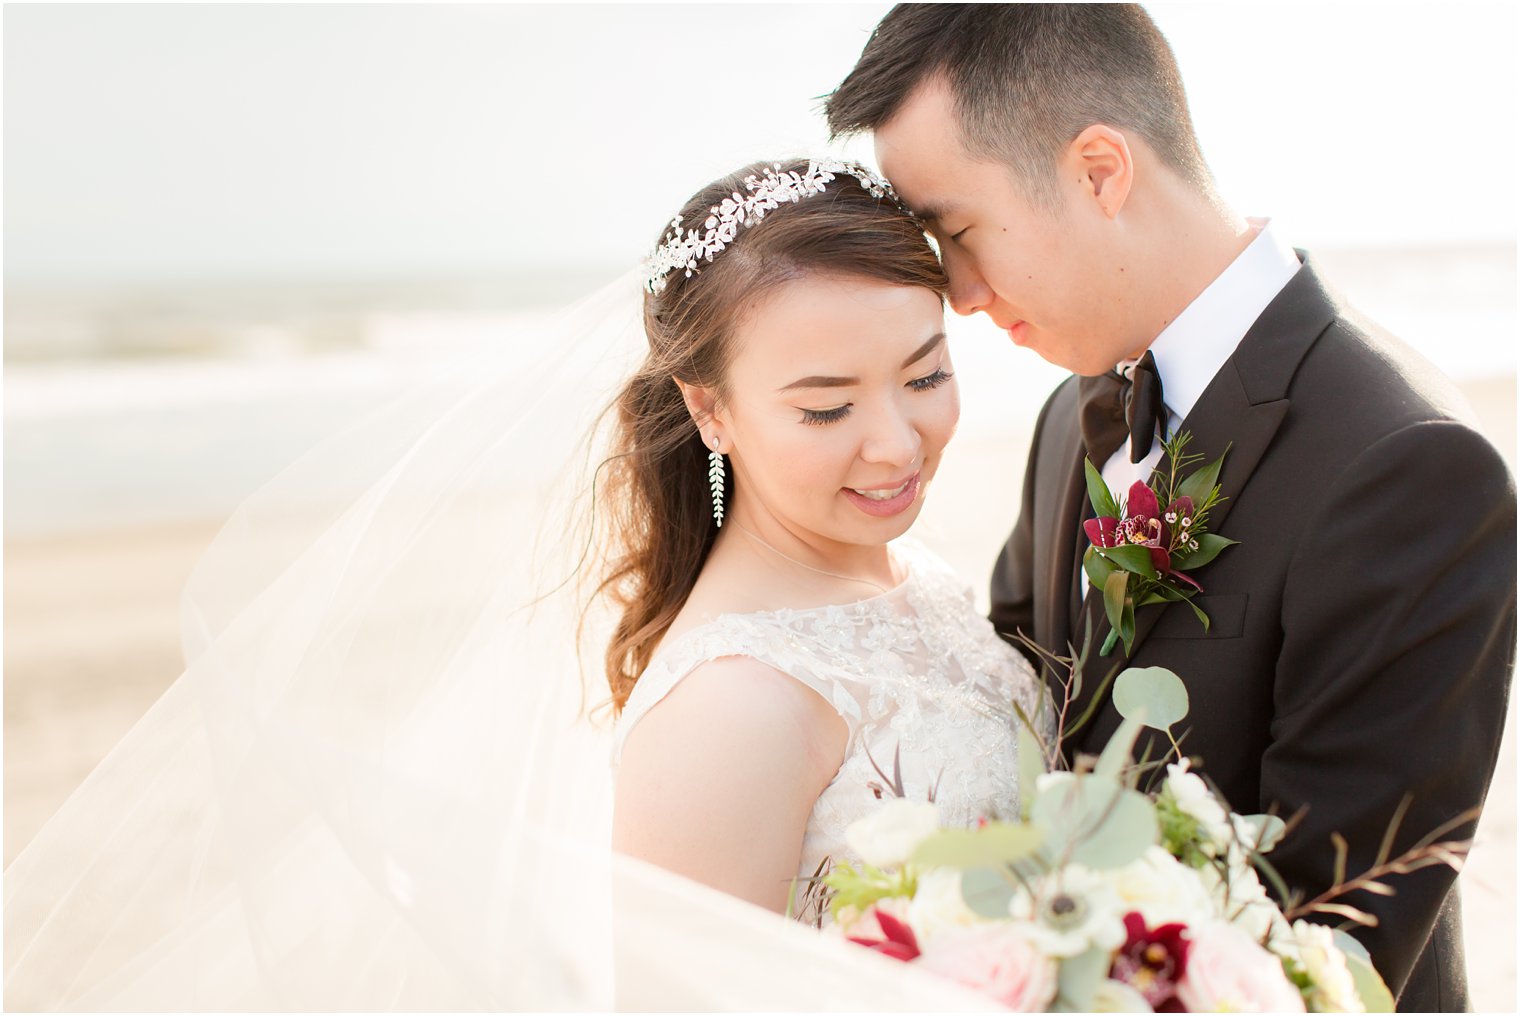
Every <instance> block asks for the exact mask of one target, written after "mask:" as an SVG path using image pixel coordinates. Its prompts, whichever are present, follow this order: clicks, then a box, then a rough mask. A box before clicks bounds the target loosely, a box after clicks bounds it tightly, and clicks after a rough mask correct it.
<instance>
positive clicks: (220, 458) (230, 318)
mask: <svg viewBox="0 0 1520 1016" xmlns="http://www.w3.org/2000/svg"><path fill="white" fill-rule="evenodd" d="M1315 257H1316V260H1317V261H1318V263H1319V264H1320V266H1321V269H1322V271H1324V272H1325V273H1326V274H1327V275H1329V277H1330V278H1331V279H1332V280H1334V281H1335V282H1336V283H1337V284H1338V285H1339V287H1340V288H1341V290H1342V292H1343V293H1344V294H1345V295H1346V297H1347V299H1348V302H1350V303H1351V304H1353V305H1354V306H1355V307H1356V308H1357V309H1359V310H1360V311H1362V312H1363V313H1365V314H1366V315H1367V316H1368V317H1370V318H1372V319H1373V320H1375V321H1378V322H1379V323H1381V324H1382V325H1384V326H1385V327H1387V328H1388V329H1389V330H1391V331H1393V332H1394V333H1395V334H1398V335H1400V336H1401V337H1402V338H1404V339H1405V340H1406V341H1408V342H1409V343H1410V344H1412V345H1413V346H1415V347H1416V348H1417V349H1419V350H1420V351H1421V352H1423V353H1424V354H1425V355H1426V356H1427V357H1428V358H1429V359H1431V361H1432V362H1433V363H1435V365H1436V366H1437V367H1438V368H1440V369H1441V370H1443V371H1445V372H1446V373H1447V374H1449V375H1451V376H1452V377H1454V378H1456V379H1458V380H1459V381H1460V380H1474V379H1482V378H1503V377H1510V376H1513V375H1514V374H1515V372H1516V358H1517V338H1520V329H1517V317H1516V302H1515V294H1516V285H1515V279H1516V276H1515V250H1514V248H1513V247H1512V246H1498V247H1458V248H1420V249H1410V250H1388V249H1378V250H1362V251H1355V250H1347V251H1335V250H1330V251H1319V252H1316V254H1315ZM610 276H611V273H605V274H603V275H601V276H599V277H598V276H595V275H591V274H588V275H583V276H580V277H570V276H563V275H562V276H556V277H553V278H548V279H544V280H536V281H535V280H522V279H517V280H510V283H508V282H495V281H492V280H478V279H476V280H458V281H455V282H438V281H430V282H426V283H412V284H410V285H401V284H395V283H391V284H386V285H379V284H376V285H374V286H365V285H361V284H345V285H331V286H322V285H318V284H315V283H305V284H300V285H293V286H282V285H268V284H265V285H253V284H249V285H243V286H235V285H224V286H217V287H208V286H200V287H162V288H158V289H154V290H131V291H112V290H101V289H96V290H89V291H86V290H80V291H78V292H74V293H70V292H67V291H58V290H53V291H50V292H47V293H26V292H21V293H17V292H14V291H13V292H8V293H7V306H6V370H5V386H4V394H5V399H4V423H5V438H4V440H5V535H6V537H7V538H27V537H32V536H41V535H47V534H54V533H66V532H74V531H80V530H88V529H98V528H106V527H129V526H138V525H149V524H161V523H172V522H177V521H188V520H203V519H210V518H216V517H220V516H223V515H226V514H228V513H229V512H230V511H231V510H232V508H233V507H235V506H236V504H237V503H238V502H239V501H241V500H242V499H243V498H245V497H246V496H247V495H248V494H250V493H252V492H253V491H254V490H255V489H257V487H258V486H260V485H261V484H262V483H263V482H265V481H266V480H268V479H269V478H270V477H272V476H273V475H275V474H276V473H277V472H278V471H279V470H280V469H281V468H282V467H283V466H284V465H286V464H288V463H289V462H291V461H292V460H294V459H295V458H296V457H297V456H298V455H300V454H301V453H302V452H303V451H305V450H306V449H308V448H309V447H311V446H312V445H314V444H315V443H317V442H318V441H320V440H321V439H323V438H324V437H326V436H328V435H331V434H334V433H336V432H338V431H340V430H342V429H344V428H346V427H348V426H349V425H351V424H352V423H353V422H354V421H355V420H357V419H361V418H362V417H363V416H364V415H365V414H366V413H368V412H370V411H373V410H374V409H376V408H377V407H380V406H382V405H384V404H385V403H386V402H387V401H388V400H391V399H394V398H396V397H397V396H398V395H400V394H401V393H403V392H405V391H407V390H408V388H409V387H410V386H411V385H413V384H414V383H415V381H416V379H417V377H418V376H419V374H426V373H428V372H429V371H430V370H432V369H434V367H435V366H436V365H437V364H439V363H442V362H445V361H448V360H449V359H450V358H451V357H453V356H455V355H458V354H461V353H462V352H463V351H466V350H471V349H491V350H493V351H494V352H493V353H492V355H500V356H502V357H513V356H519V355H522V353H523V351H522V350H520V349H517V348H514V347H513V345H512V343H513V342H524V341H526V342H531V341H532V336H533V335H534V334H535V326H536V325H537V324H539V323H541V322H542V321H544V320H546V319H547V317H548V316H549V314H550V312H551V310H552V308H553V307H554V306H556V305H558V304H562V303H564V302H565V301H567V300H569V299H571V298H572V297H573V296H576V295H579V294H580V293H584V292H589V291H590V290H591V289H593V288H595V287H596V285H597V284H598V283H600V282H602V281H603V280H605V279H606V278H609V277H610ZM949 333H950V339H951V350H952V356H953V359H954V361H955V367H956V373H957V378H958V380H959V382H960V386H961V397H962V423H961V434H962V436H963V437H970V438H975V439H985V438H995V437H996V436H997V435H999V434H1008V435H1010V440H1018V441H1022V440H1024V438H1023V437H1022V435H1025V434H1027V431H1028V428H1029V426H1030V425H1031V424H1032V422H1033V420H1034V417H1035V414H1036V413H1037V412H1038V411H1039V407H1040V405H1041V403H1042V402H1043V400H1044V398H1045V396H1046V394H1048V392H1049V391H1050V389H1051V388H1053V387H1054V386H1055V385H1056V384H1057V383H1058V382H1059V381H1060V380H1061V378H1062V377H1064V376H1065V375H1064V372H1063V371H1061V370H1059V369H1058V368H1055V367H1052V366H1051V365H1049V364H1047V363H1045V362H1044V361H1042V360H1040V359H1039V358H1038V357H1037V356H1035V355H1034V354H1032V353H1030V352H1028V351H1027V350H1021V349H1017V348H1014V347H1012V346H1010V344H1009V343H1008V341H1007V339H1006V337H1005V336H1003V335H1002V333H1000V332H998V331H997V330H996V329H994V328H992V327H991V326H990V325H989V324H987V323H985V321H983V320H982V319H980V318H977V319H962V318H955V317H953V316H952V318H951V320H950V321H949ZM508 336H526V337H527V338H526V339H524V338H517V339H508V338H506V337H508ZM525 383H531V379H528V380H527V381H526V382H525ZM1022 454H1023V449H1022V447H1021V448H1019V449H1018V453H1017V457H1018V458H1022Z"/></svg>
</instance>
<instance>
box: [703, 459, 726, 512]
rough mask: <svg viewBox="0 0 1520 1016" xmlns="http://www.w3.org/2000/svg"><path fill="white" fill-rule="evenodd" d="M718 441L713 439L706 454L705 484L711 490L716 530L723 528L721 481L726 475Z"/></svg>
mask: <svg viewBox="0 0 1520 1016" xmlns="http://www.w3.org/2000/svg"><path fill="white" fill-rule="evenodd" d="M719 443H720V439H719V438H717V437H714V438H713V442H712V445H713V450H712V451H710V452H708V453H707V484H708V486H710V487H711V488H712V499H713V521H714V522H716V523H717V524H718V528H719V529H722V528H723V480H724V478H725V476H726V473H725V471H724V468H723V455H722V454H721V453H720V452H719V451H718V444H719Z"/></svg>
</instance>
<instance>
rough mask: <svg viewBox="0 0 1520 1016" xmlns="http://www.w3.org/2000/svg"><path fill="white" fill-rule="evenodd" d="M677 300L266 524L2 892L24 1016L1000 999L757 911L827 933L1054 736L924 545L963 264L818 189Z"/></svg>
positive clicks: (714, 197)
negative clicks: (180, 652) (829, 917)
mask: <svg viewBox="0 0 1520 1016" xmlns="http://www.w3.org/2000/svg"><path fill="white" fill-rule="evenodd" d="M646 267H647V274H646V276H645V278H644V283H645V285H644V292H643V294H642V300H643V307H642V313H639V312H638V310H637V309H636V308H635V307H633V306H631V304H630V302H629V300H630V297H632V296H633V295H634V294H635V293H636V290H635V287H634V285H633V283H632V281H631V279H624V280H620V281H619V282H616V283H614V284H612V285H610V286H609V287H607V288H606V289H605V290H603V291H602V292H600V293H598V294H596V295H594V296H593V297H591V298H589V299H588V300H586V301H584V302H583V303H582V304H580V305H578V306H577V307H575V308H572V309H571V310H570V311H568V312H567V313H566V314H565V315H564V317H563V318H562V319H561V320H559V321H558V322H557V323H555V324H553V325H552V326H548V327H540V328H537V329H536V330H535V332H534V333H533V334H532V336H530V337H529V338H531V342H517V343H512V342H507V341H505V340H504V341H503V342H502V343H501V345H500V346H499V347H495V346H493V348H490V349H486V350H483V351H481V352H480V353H479V354H478V355H476V356H474V357H473V358H470V359H468V360H466V361H465V362H462V363H458V364H454V365H451V366H450V367H448V368H444V367H440V368H439V369H438V370H437V371H436V372H435V373H434V375H433V376H430V377H428V378H423V379H419V382H418V385H417V389H416V391H415V392H414V393H413V394H412V395H410V396H409V397H408V398H406V399H404V400H401V401H400V402H398V403H397V404H396V405H394V406H392V407H390V408H389V409H387V410H386V411H384V412H382V413H381V414H379V415H377V416H376V417H375V418H373V419H371V420H368V421H366V422H364V423H363V424H361V425H359V426H357V427H355V428H354V429H353V430H352V431H351V432H349V433H348V434H345V435H343V436H341V437H339V438H337V439H335V440H333V441H332V442H330V443H328V444H327V445H325V446H323V447H321V448H319V449H317V450H315V451H313V452H312V453H310V454H309V455H308V456H306V457H305V458H303V459H302V460H301V461H299V462H297V463H296V464H294V465H293V466H292V467H290V469H288V470H287V471H286V472H285V473H284V474H282V475H281V476H280V477H279V478H277V479H276V480H275V481H273V482H272V483H271V484H270V485H269V486H268V487H266V488H265V489H264V490H262V491H261V492H259V493H258V494H257V495H255V496H254V497H253V498H252V499H250V500H249V501H248V502H247V503H246V504H244V505H243V506H242V507H241V508H240V509H239V511H238V512H237V514H236V515H235V516H234V518H233V519H232V520H231V521H230V522H229V523H228V525H227V527H226V528H225V529H224V530H223V532H222V533H221V534H219V536H218V538H217V540H216V542H215V543H214V544H213V546H212V547H211V549H210V550H209V551H208V552H207V554H206V556H205V557H204V559H203V560H202V562H201V564H200V565H199V566H198V568H197V571H196V574H195V575H194V576H193V577H192V579H191V582H190V585H189V588H188V589H187V591H186V597H185V611H184V619H185V649H186V659H187V667H186V670H185V672H184V674H183V675H182V676H181V677H180V679H179V680H178V681H177V682H176V683H175V684H174V686H173V687H172V688H171V689H170V691H169V692H168V693H166V694H165V696H164V697H163V698H162V699H161V700H160V701H159V702H158V703H156V704H155V706H154V707H153V709H152V710H150V712H149V713H148V715H147V716H145V717H144V719H143V720H142V721H141V722H140V723H139V724H138V725H137V726H136V727H134V728H133V730H132V731H131V732H130V733H129V735H128V736H127V737H126V738H125V739H124V740H123V741H122V743H121V744H120V745H118V747H117V748H116V749H115V750H113V752H112V753H111V754H110V755H109V756H108V757H107V759H106V760H105V761H104V762H103V763H102V765H101V766H100V767H99V768H98V769H97V770H96V771H95V772H94V773H92V774H91V775H90V777H89V778H88V779H87V780H86V781H85V783H84V784H83V785H82V786H81V787H80V789H79V790H78V791H77V792H76V793H75V794H74V796H73V797H71V798H70V800H69V801H68V802H67V804H66V805H65V806H64V808H63V809H61V810H60V812H59V813H58V815H57V816H56V817H55V818H54V819H53V820H52V821H51V822H50V823H49V824H48V825H47V826H46V827H45V828H44V829H43V831H42V832H41V833H40V834H39V835H38V836H37V837H36V838H35V839H34V840H33V842H32V843H31V844H29V845H28V847H27V848H26V850H24V851H23V852H22V854H21V855H20V856H19V857H18V858H17V859H16V861H15V862H13V864H12V865H11V866H10V868H9V869H7V871H6V879H5V984H6V989H5V990H6V1004H7V1007H9V1008H12V1009H73V1010H92V1009H93V1010H102V1009H112V1010H127V1009H143V1010H146V1009H155V1010H172V1009H179V1010H185V1009H234V1008H235V1009H249V1008H251V1009H304V1010H322V1009H372V1010H373V1009H456V1010H458V1009H570V1008H575V1009H585V1008H592V1009H596V1008H610V1007H611V1006H612V1005H613V1004H614V1003H616V1004H618V1005H619V1006H626V1007H632V1008H664V1009H675V1008H685V1009H715V1008H731V1009H733V1008H738V1009H790V1008H804V1009H819V1008H854V1009H860V1008H867V1009H949V1008H982V1007H985V1006H986V1005H987V1002H986V1001H985V1000H984V999H981V998H979V997H976V996H972V995H969V994H966V993H965V992H964V991H963V990H962V989H959V988H958V987H957V986H955V985H952V984H950V983H948V982H944V981H940V980H938V979H935V978H933V977H930V976H928V975H924V974H922V973H919V972H917V971H916V970H914V969H912V968H911V967H910V966H909V965H906V964H899V963H895V962H893V961H890V960H886V959H883V958H881V957H880V956H878V955H876V954H874V953H872V952H870V951H868V950H864V949H859V948H857V947H854V946H850V945H848V944H846V943H843V942H842V941H840V940H839V939H837V938H835V937H832V936H827V935H818V934H817V933H815V932H813V931H811V930H809V929H807V928H805V927H802V926H800V925H801V923H802V922H797V921H785V920H781V919H779V918H778V917H776V916H775V915H774V914H770V913H767V912H766V911H767V910H770V911H777V912H781V911H786V910H788V909H790V910H791V911H792V913H793V914H795V915H796V916H798V917H801V918H804V919H805V920H806V922H808V923H822V921H823V920H824V918H825V915H824V914H823V911H822V908H821V905H820V903H821V900H820V893H819V892H818V891H817V883H816V881H815V880H814V876H816V875H818V874H821V873H822V872H823V871H824V870H825V869H826V868H827V867H828V866H829V865H830V864H831V863H835V862H838V861H840V860H842V859H847V858H850V857H852V856H853V854H852V852H851V848H850V845H849V843H848V841H847V838H846V836H845V830H846V828H847V827H848V826H849V825H850V823H851V822H853V821H854V820H856V819H857V818H860V817H862V816H865V815H868V814H870V813H871V812H872V811H873V809H875V808H877V807H879V803H880V802H881V800H882V799H884V798H887V797H891V796H896V795H904V796H907V797H910V798H914V799H918V800H932V801H933V802H934V803H935V804H936V805H937V807H938V810H939V812H940V817H941V820H942V821H944V822H949V823H962V824H969V823H971V822H973V821H974V820H975V819H977V818H978V817H980V816H982V815H986V814H997V813H1008V812H1011V811H1013V810H1014V809H1015V808H1016V807H1017V803H1018V802H1017V799H1016V790H1015V787H1016V777H1015V773H1016V771H1017V758H1016V751H1017V738H1016V727H1017V724H1018V723H1019V722H1020V720H1019V718H1018V714H1019V713H1021V712H1022V713H1023V715H1024V716H1038V715H1041V713H1042V710H1041V708H1040V706H1041V703H1042V700H1043V692H1042V689H1041V685H1040V684H1039V682H1038V680H1037V679H1036V678H1035V676H1034V675H1033V674H1032V672H1031V671H1030V669H1029V667H1028V665H1027V664H1026V663H1025V662H1024V661H1023V659H1022V657H1020V656H1019V655H1018V654H1017V653H1015V652H1014V651H1013V650H1011V649H1010V648H1008V647H1007V646H1006V645H1005V644H1004V643H1003V642H1002V641H1001V640H999V639H998V638H997V636H996V635H995V634H994V633H993V631H992V629H991V628H990V626H989V625H988V623H987V622H986V621H985V619H983V618H982V617H981V616H980V615H978V614H977V613H976V612H975V611H974V609H973V606H972V600H971V597H970V595H969V593H968V592H967V590H966V588H965V587H964V586H963V585H962V584H961V583H960V582H959V581H958V580H957V579H956V578H955V577H954V576H953V575H952V574H951V573H950V571H949V570H948V568H946V567H945V566H944V565H943V564H942V563H941V562H939V561H938V560H937V559H935V558H934V557H933V556H932V555H931V554H930V553H929V552H927V551H926V550H925V549H923V548H922V547H920V546H918V545H917V544H915V543H913V542H911V541H910V540H899V539H898V537H901V536H902V535H903V534H904V532H905V531H906V530H907V529H908V528H909V526H910V525H911V523H912V522H913V520H914V518H915V516H916V515H917V513H918V511H919V507H920V505H921V504H922V500H923V497H924V496H925V493H926V491H927V490H928V488H929V486H930V483H931V481H932V479H933V477H934V474H935V470H936V468H937V466H938V464H939V461H940V455H941V452H942V450H943V449H944V447H945V444H946V442H947V441H948V440H949V438H950V436H951V434H952V433H953V431H954V429H955V424H956V419H957V414H958V403H957V396H956V388H955V381H954V371H953V367H952V365H951V362H950V357H949V350H948V349H947V347H946V344H945V339H944V335H943V320H942V294H943V292H944V289H945V279H944V275H943V273H942V271H941V269H940V266H939V264H938V261H937V260H936V258H935V255H934V252H933V250H932V249H931V248H930V247H929V245H928V242H927V241H926V240H925V238H924V235H923V233H922V231H921V230H920V229H919V228H918V226H917V224H916V223H915V222H914V221H913V220H912V219H911V217H909V216H908V215H907V214H906V213H905V212H904V211H902V210H901V209H900V208H899V207H898V206H897V205H896V203H895V201H894V199H893V197H892V195H891V193H890V190H889V188H888V187H887V186H886V184H885V183H884V182H883V181H881V180H880V179H879V178H877V177H875V176H874V175H872V174H870V173H869V172H867V171H866V170H864V169H862V168H861V167H859V166H855V165H852V164H845V163H837V162H832V161H814V162H809V161H805V160H804V161H795V162H789V163H782V164H761V165H756V166H752V167H749V168H748V169H745V170H741V171H740V172H738V173H736V174H734V175H733V176H731V177H728V178H725V179H723V180H720V181H717V182H716V183H714V184H713V185H711V186H709V187H707V188H704V189H703V190H702V191H701V192H699V193H698V194H697V195H695V196H694V197H693V198H692V199H691V201H690V202H688V204H687V205H686V207H685V208H684V209H683V210H682V212H681V214H680V216H679V217H678V219H677V220H676V222H675V223H674V224H673V226H672V228H671V229H670V231H669V232H668V233H667V234H666V236H665V238H664V240H663V241H662V243H661V244H660V246H659V247H658V249H657V250H656V252H655V255H654V257H653V258H652V259H651V260H650V262H649V264H648V265H647V266H646ZM609 399H611V400H612V402H613V407H612V409H613V411H612V413H611V414H610V422H611V424H612V427H611V431H610V433H609V432H608V428H606V427H601V426H598V424H599V421H600V420H601V419H602V417H600V416H599V415H598V414H597V412H596V408H597V406H598V405H604V404H606V402H607V401H608V400H609ZM588 433H590V434H591V435H592V437H591V438H590V439H589V440H587V439H585V435H586V434H588ZM588 479H589V482H588ZM593 551H599V552H600V554H599V556H595V555H593V553H592V552H593ZM583 582H589V584H590V586H591V587H592V592H593V593H595V594H596V595H594V596H592V597H591V598H590V599H589V606H588V598H587V597H586V596H585V595H584V593H585V592H586V590H585V588H584V587H583ZM596 654H600V655H602V656H603V657H604V661H605V662H604V667H603V670H604V672H605V677H606V682H607V684H606V687H610V692H611V696H610V697H611V706H612V710H613V712H615V713H616V714H618V719H617V722H616V725H615V726H614V727H612V728H611V729H609V728H608V726H607V725H606V724H605V723H603V722H600V721H599V720H598V719H597V717H598V715H599V714H598V711H597V710H594V709H593V710H589V712H588V710H587V709H586V708H585V707H586V706H587V705H589V704H592V703H595V702H597V701H603V700H605V699H606V698H607V694H606V692H605V691H602V692H597V691H595V690H594V689H593V688H592V687H590V686H588V685H587V684H585V683H583V679H578V676H579V675H584V673H585V671H586V668H585V667H583V666H582V664H583V662H584V660H585V658H586V657H587V656H588V655H596ZM609 758H610V759H612V760H614V763H615V768H614V770H612V771H609V768H608V760H609ZM614 772H615V784H614V778H613V775H612V774H613V773H614ZM609 844H610V846H611V848H612V849H609ZM754 904H758V905H759V906H755V905H754Z"/></svg>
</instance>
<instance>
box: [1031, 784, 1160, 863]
mask: <svg viewBox="0 0 1520 1016" xmlns="http://www.w3.org/2000/svg"><path fill="white" fill-rule="evenodd" d="M1029 817H1030V821H1032V822H1033V823H1034V824H1036V825H1038V826H1039V827H1040V828H1041V829H1042V830H1043V831H1044V833H1045V843H1044V845H1043V848H1042V849H1043V852H1044V854H1045V856H1046V857H1048V858H1050V859H1052V860H1054V861H1059V860H1061V859H1063V858H1066V857H1068V856H1069V857H1070V859H1071V860H1073V861H1075V862H1077V863H1079V864H1085V865H1087V866H1088V867H1090V868H1095V869H1099V870H1108V869H1113V868H1122V867H1123V866H1124V865H1126V864H1129V863H1130V862H1131V861H1134V860H1136V859H1137V858H1139V857H1140V856H1141V855H1142V854H1144V853H1145V851H1146V848H1147V847H1150V846H1152V845H1154V844H1155V843H1157V842H1159V840H1160V836H1161V831H1160V827H1159V825H1158V824H1157V821H1156V810H1155V807H1154V806H1153V805H1152V804H1151V802H1150V801H1149V800H1148V799H1147V798H1146V797H1145V795H1143V794H1140V793H1137V792H1136V791H1133V790H1129V789H1126V788H1125V787H1123V786H1121V785H1120V784H1119V783H1118V781H1116V780H1114V779H1110V778H1107V777H1102V776H1098V775H1096V774H1094V773H1085V774H1080V775H1079V774H1076V773H1060V774H1056V778H1053V779H1050V780H1049V781H1048V782H1047V783H1046V786H1045V788H1044V789H1043V791H1042V792H1041V794H1040V796H1039V797H1038V798H1037V799H1036V800H1035V802H1034V806H1033V807H1032V808H1031V809H1030V816H1029Z"/></svg>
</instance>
